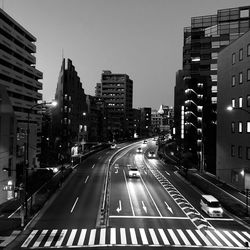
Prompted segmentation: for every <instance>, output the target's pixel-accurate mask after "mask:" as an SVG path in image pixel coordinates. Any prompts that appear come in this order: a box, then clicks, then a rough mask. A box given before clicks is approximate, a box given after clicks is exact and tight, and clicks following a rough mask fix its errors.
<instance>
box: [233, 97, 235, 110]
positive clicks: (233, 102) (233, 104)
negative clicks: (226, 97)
mask: <svg viewBox="0 0 250 250" xmlns="http://www.w3.org/2000/svg"><path fill="white" fill-rule="evenodd" d="M232 107H233V108H235V99H232Z"/></svg>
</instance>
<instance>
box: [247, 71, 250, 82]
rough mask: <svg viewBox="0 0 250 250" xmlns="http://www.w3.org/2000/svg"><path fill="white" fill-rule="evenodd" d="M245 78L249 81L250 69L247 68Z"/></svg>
mask: <svg viewBox="0 0 250 250" xmlns="http://www.w3.org/2000/svg"><path fill="white" fill-rule="evenodd" d="M247 80H248V81H250V69H247Z"/></svg>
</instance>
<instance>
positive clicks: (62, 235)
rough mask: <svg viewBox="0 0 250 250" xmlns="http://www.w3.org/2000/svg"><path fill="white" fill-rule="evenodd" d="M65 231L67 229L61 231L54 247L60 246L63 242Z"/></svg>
mask: <svg viewBox="0 0 250 250" xmlns="http://www.w3.org/2000/svg"><path fill="white" fill-rule="evenodd" d="M67 231H68V230H67V229H63V230H62V232H61V234H60V237H59V239H58V241H57V242H56V245H55V246H56V247H60V246H61V245H62V243H63V240H64V238H65V236H66V233H67Z"/></svg>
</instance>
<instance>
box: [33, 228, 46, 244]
mask: <svg viewBox="0 0 250 250" xmlns="http://www.w3.org/2000/svg"><path fill="white" fill-rule="evenodd" d="M47 232H48V230H43V231H42V233H41V234H40V236H39V237H38V239H37V240H36V242H35V243H34V245H33V247H39V245H40V244H41V242H42V240H43V238H44V237H45V235H46V234H47Z"/></svg>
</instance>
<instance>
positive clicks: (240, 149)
mask: <svg viewBox="0 0 250 250" xmlns="http://www.w3.org/2000/svg"><path fill="white" fill-rule="evenodd" d="M238 157H239V158H242V146H238Z"/></svg>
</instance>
